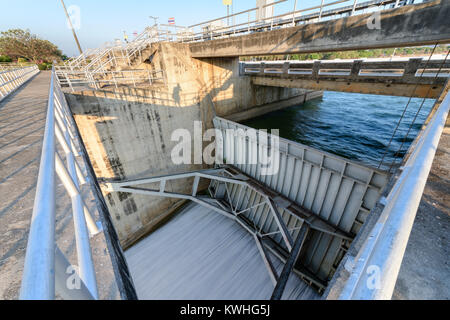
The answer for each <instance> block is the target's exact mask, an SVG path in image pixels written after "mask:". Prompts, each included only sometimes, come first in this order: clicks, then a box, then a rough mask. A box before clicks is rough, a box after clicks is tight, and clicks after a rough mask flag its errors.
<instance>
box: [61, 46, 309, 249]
mask: <svg viewBox="0 0 450 320" xmlns="http://www.w3.org/2000/svg"><path fill="white" fill-rule="evenodd" d="M146 52H148V53H149V54H151V56H150V57H149V59H147V62H145V63H143V64H141V65H139V66H137V68H147V69H162V70H164V72H165V77H166V78H165V83H162V82H161V83H159V84H155V85H153V86H152V87H147V88H131V87H120V88H119V89H108V90H107V89H104V90H99V91H92V90H90V91H87V90H86V91H81V92H75V93H68V94H66V96H67V99H68V102H69V105H70V107H71V109H72V112H73V114H74V117H75V120H76V122H77V124H78V126H79V130H80V133H81V136H82V138H83V140H84V143H85V145H86V148H87V150H88V153H89V156H90V159H91V162H92V164H93V167H94V170H95V173H96V175H97V178H98V179H99V181H100V182H102V181H111V180H127V179H136V178H144V177H151V176H157V175H165V174H172V173H178V172H183V171H189V170H197V169H200V168H202V167H204V166H203V165H175V164H174V163H173V162H172V159H171V157H170V155H171V150H172V149H173V147H174V146H175V145H176V144H177V143H178V142H173V141H171V134H172V132H173V131H174V130H175V129H179V128H184V129H187V130H189V132H191V137H193V127H194V121H195V120H198V121H203V123H204V128H206V127H211V126H212V118H213V116H214V115H215V114H217V115H220V116H223V117H227V116H231V115H233V114H240V115H241V116H240V117H241V119H242V118H245V117H251V116H252V114H254V110H257V109H258V108H259V107H258V106H263V107H264V105H267V104H270V103H274V102H276V101H279V100H283V106H285V107H286V106H289V105H292V104H293V103H298V102H299V99H300V100H301V101H302V102H303V100H304V99H305V94H303V92H304V90H302V89H288V88H276V87H254V86H253V85H252V84H251V83H250V79H249V78H247V77H239V70H238V68H239V61H238V58H231V59H229V58H225V59H215V60H212V59H208V60H197V59H192V58H191V57H190V51H189V48H188V46H187V45H183V44H170V43H162V44H156V45H155V46H154V48H150V49H149V50H146ZM291 99H292V100H291ZM289 101H292V104H289ZM272 106H273V107H274V108H275V107H276V105H275V104H272ZM264 110H265V112H269V111H271V109H270V108H267V107H265V109H264ZM247 111H249V112H248V113H245V112H247ZM242 112H244V116H242ZM191 145H192V146H193V145H194V144H193V142H192V144H191ZM190 187H191V184H190V183H189V182H188V181H186V182H183V183H178V184H175V183H173V184H168V185H167V187H166V188H167V191H173V192H189V191H190ZM203 187H206V185H203ZM103 192H104V195H105V198H106V200H107V205H108V207H109V210H110V212H111V215H112V219H113V223H114V225H115V227H116V229H117V232H118V235H119V238H120V241H121V243H122V245H123V246H124V247H128V246H130V245H131V244H133V243H134V242H135V241H136V240H138V239H139V238H140V237H142V236H144V235H145V234H147V233H148V232H150V231H151V230H152V229H153V228H154V227H155V226H157V225H158V223H160V222H162V221H163V220H164V219H165V218H167V217H168V216H169V215H170V213H171V212H173V211H174V210H176V209H177V208H178V206H179V205H180V204H181V202H180V201H176V200H171V199H164V198H157V197H149V196H142V195H135V194H133V195H132V194H125V193H108V192H106V190H103Z"/></svg>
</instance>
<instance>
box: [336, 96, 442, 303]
mask: <svg viewBox="0 0 450 320" xmlns="http://www.w3.org/2000/svg"><path fill="white" fill-rule="evenodd" d="M449 109H450V94H448V93H447V95H446V97H445V98H444V100H443V102H442V103H441V105H440V107H439V108H438V109H437V111H436V113H435V114H434V116H433V117H432V119H431V121H430V122H429V123H428V125H427V127H426V129H425V130H424V132H423V133H422V135H421V136H420V137H419V140H418V141H417V144H416V146H415V148H414V150H413V152H412V153H411V155H410V157H409V158H408V160H407V161H406V163H405V165H404V167H403V171H402V173H401V174H400V176H399V178H398V179H397V181H396V183H395V185H394V186H393V188H392V190H391V192H390V193H389V195H388V196H387V199H386V201H385V203H386V205H385V207H384V210H383V212H382V213H381V215H380V218H379V219H378V221H377V223H376V224H375V226H374V227H373V229H372V230H371V232H370V233H369V235H368V236H367V239H366V241H365V242H364V244H363V246H362V248H361V250H360V251H359V253H358V255H357V256H356V257H355V260H354V263H353V267H352V269H351V273H350V277H349V279H348V281H347V283H346V284H345V286H344V288H343V290H342V292H341V295H340V299H362V300H373V299H391V297H392V294H393V291H394V288H395V284H396V281H397V276H398V273H399V271H400V266H401V263H402V260H403V256H404V253H405V250H406V246H407V244H408V239H409V235H410V233H411V229H412V226H413V223H414V219H415V217H416V212H417V209H418V207H419V203H420V200H421V198H422V194H423V190H424V188H425V184H426V182H427V178H428V174H429V172H430V169H431V166H432V164H433V159H434V155H435V153H436V149H437V147H438V144H439V140H440V137H441V135H442V132H443V129H444V126H445V123H446V121H447V117H448V114H449Z"/></svg>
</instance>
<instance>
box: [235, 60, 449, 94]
mask: <svg viewBox="0 0 450 320" xmlns="http://www.w3.org/2000/svg"><path fill="white" fill-rule="evenodd" d="M449 67H450V63H449V62H448V61H446V60H431V61H428V60H426V59H425V60H424V59H422V58H414V59H409V60H406V61H405V60H403V61H399V60H397V61H395V60H394V61H392V60H391V59H383V60H378V61H365V60H354V61H348V62H347V61H340V60H332V61H314V62H313V61H311V62H305V61H303V62H300V61H298V62H292V61H286V62H257V63H255V62H252V63H249V62H243V63H242V64H241V68H240V70H241V74H242V75H246V76H250V77H251V79H252V80H251V81H252V84H254V85H260V86H271V87H287V88H304V89H311V90H329V91H343V92H356V93H366V94H381V95H391V96H405V97H410V96H412V97H419V98H437V97H438V96H439V94H440V93H441V91H442V89H443V86H444V85H445V82H446V80H447V77H448V72H449V71H450V69H449Z"/></svg>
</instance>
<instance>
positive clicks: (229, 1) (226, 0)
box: [222, 0, 233, 6]
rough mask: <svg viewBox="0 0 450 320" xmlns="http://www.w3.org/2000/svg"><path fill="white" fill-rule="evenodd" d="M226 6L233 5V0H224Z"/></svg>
mask: <svg viewBox="0 0 450 320" xmlns="http://www.w3.org/2000/svg"><path fill="white" fill-rule="evenodd" d="M222 3H223V5H224V6H231V5H232V4H233V0H222Z"/></svg>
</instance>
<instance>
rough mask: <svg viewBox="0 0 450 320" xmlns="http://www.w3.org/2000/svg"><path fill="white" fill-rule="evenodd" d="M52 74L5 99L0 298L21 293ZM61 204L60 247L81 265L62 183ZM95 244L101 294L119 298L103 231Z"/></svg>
mask: <svg viewBox="0 0 450 320" xmlns="http://www.w3.org/2000/svg"><path fill="white" fill-rule="evenodd" d="M50 76H51V73H50V72H41V73H40V74H38V75H37V76H35V77H34V78H33V79H31V80H30V81H29V82H27V83H25V84H24V85H23V86H22V87H21V88H19V89H18V90H17V91H16V92H14V93H13V94H11V95H10V96H9V97H7V98H6V99H5V100H3V101H2V102H1V103H0V195H1V196H0V300H2V299H17V298H18V296H19V290H20V284H21V280H22V272H23V265H24V258H25V249H26V246H27V240H28V233H29V228H30V220H31V215H32V211H33V203H34V196H35V192H36V182H37V177H38V172H39V163H40V157H41V148H42V139H43V133H44V128H45V117H46V110H47V102H48V91H49V87H50ZM60 154H61V155H62V154H63V153H62V152H60ZM82 170H83V168H82ZM57 182H58V183H59V181H58V180H57ZM84 193H85V195H86V196H87V198H85V199H88V200H89V201H87V205H88V206H94V202H93V198H92V197H89V190H88V188H84ZM56 202H57V203H56V210H57V217H56V218H57V220H56V239H57V242H58V246H59V247H60V248H61V250H62V251H63V252H64V253H65V254H66V256H67V257H68V259H69V261H70V262H71V263H73V264H75V265H76V247H75V241H74V231H73V223H72V214H71V202H70V198H69V196H68V195H67V194H66V192H65V190H64V188H63V187H62V185H59V186H58V188H57V201H56ZM93 212H95V209H94V210H93ZM91 247H92V252H93V257H94V263H95V265H96V271H97V272H96V273H97V278H98V279H99V296H100V297H101V298H106V299H114V298H118V297H119V296H118V289H117V286H116V283H115V278H114V274H113V272H112V266H111V261H110V258H109V254H108V253H107V252H106V251H105V250H104V248H105V247H106V244H105V238H104V235H103V233H100V234H98V235H96V236H95V237H93V238H92V239H91Z"/></svg>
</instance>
